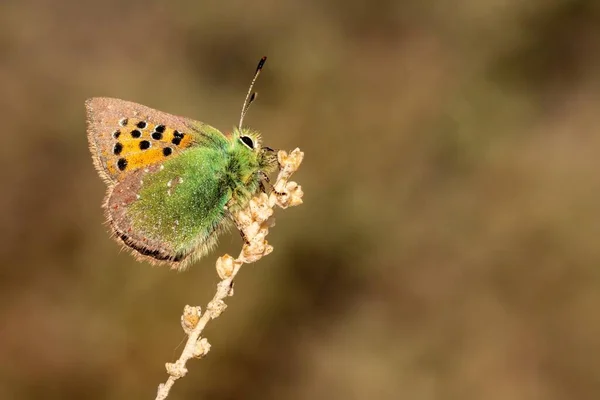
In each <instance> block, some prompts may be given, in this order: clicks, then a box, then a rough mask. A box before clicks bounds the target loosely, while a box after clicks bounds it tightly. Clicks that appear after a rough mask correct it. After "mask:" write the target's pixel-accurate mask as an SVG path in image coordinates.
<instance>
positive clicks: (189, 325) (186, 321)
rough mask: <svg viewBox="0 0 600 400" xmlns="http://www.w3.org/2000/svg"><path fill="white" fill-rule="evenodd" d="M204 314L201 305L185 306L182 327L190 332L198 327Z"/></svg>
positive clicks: (187, 332)
mask: <svg viewBox="0 0 600 400" xmlns="http://www.w3.org/2000/svg"><path fill="white" fill-rule="evenodd" d="M201 315H202V309H201V308H200V307H192V306H185V307H184V308H183V315H182V316H181V327H182V328H183V330H184V332H185V333H186V334H188V335H189V333H190V332H191V331H192V329H194V328H195V327H196V325H197V324H198V321H199V320H200V316H201Z"/></svg>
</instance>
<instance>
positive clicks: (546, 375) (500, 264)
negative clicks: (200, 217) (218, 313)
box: [0, 0, 600, 400]
mask: <svg viewBox="0 0 600 400" xmlns="http://www.w3.org/2000/svg"><path fill="white" fill-rule="evenodd" d="M262 55H268V56H269V61H268V63H267V65H266V68H265V70H264V73H263V74H262V75H261V79H260V80H259V83H258V86H257V89H258V91H259V93H260V96H259V98H258V101H257V102H256V104H255V105H254V106H253V107H252V109H251V111H250V113H249V115H248V117H247V119H246V123H247V124H248V125H249V126H251V127H253V128H255V129H258V130H260V131H262V132H263V137H264V139H265V141H266V143H267V144H268V145H270V146H271V147H276V148H284V149H293V148H295V147H300V148H301V149H302V150H303V151H305V153H306V157H305V161H304V164H303V166H302V168H301V169H300V171H299V173H298V174H297V175H296V176H295V178H296V180H297V181H298V182H299V183H300V184H302V185H303V188H304V191H305V204H304V205H302V206H301V207H298V208H295V209H289V210H287V211H285V212H283V211H279V212H277V214H276V216H277V226H276V227H275V228H274V229H273V230H272V231H271V235H270V237H269V241H270V243H271V244H273V245H274V247H275V251H274V253H273V254H272V255H270V256H269V257H267V258H265V259H263V260H261V261H260V262H259V263H258V264H255V265H251V266H248V267H247V268H244V270H242V273H241V274H240V276H239V279H238V280H237V284H236V295H235V297H233V298H231V300H230V301H229V305H230V307H229V308H228V310H227V312H226V313H225V314H224V315H223V316H222V317H221V318H220V319H219V320H217V321H215V322H214V323H213V324H211V325H210V327H209V328H208V330H207V331H206V336H207V338H208V339H209V341H210V342H211V343H212V345H213V347H212V350H211V352H210V353H209V355H208V357H207V358H206V359H204V360H202V361H196V362H192V363H191V364H190V365H189V369H190V372H189V374H188V376H187V377H186V378H185V379H183V380H181V381H180V382H178V383H177V385H176V386H175V388H174V391H173V393H172V396H171V398H172V399H192V398H194V399H196V398H210V399H224V400H225V399H242V398H243V399H282V398H285V399H332V398H344V399H363V398H375V397H376V398H380V399H400V398H402V399H414V400H429V399H460V400H468V399H488V400H494V399H511V400H520V399H527V400H531V399H543V400H552V399H598V398H600V319H599V317H598V308H597V307H599V306H600V270H599V268H598V263H599V261H600V246H599V245H598V240H599V239H600V223H599V222H598V221H599V220H600V209H599V207H598V203H599V201H600V177H599V174H598V170H599V167H600V158H599V157H598V153H599V151H598V149H599V148H600V114H599V113H598V108H599V106H600V73H599V71H600V68H599V67H600V5H599V3H598V2H597V1H595V0H589V1H584V0H530V1H527V2H523V1H518V0H461V1H455V2H442V1H432V0H425V1H417V0H414V1H393V0H382V1H366V0H350V1H341V0H329V1H316V0H308V1H296V2H292V1H287V2H286V1H284V2H278V1H272V0H257V1H253V2H245V1H241V0H233V1H225V2H212V1H211V2H196V1H170V2H167V1H141V0H136V1H128V2H123V1H116V0H106V1H101V2H81V1H75V0H60V1H54V2H51V1H41V0H38V1H34V0H25V1H17V0H4V1H2V2H0V87H1V88H2V89H1V90H2V93H3V94H4V96H3V97H2V98H0V117H1V121H2V127H3V129H2V134H3V136H2V137H4V138H6V139H7V142H5V143H4V145H3V146H1V147H0V155H1V157H0V163H1V164H0V166H1V168H0V177H1V178H2V179H1V182H2V189H1V193H2V195H1V196H0V207H1V208H0V209H1V210H2V212H1V213H0V221H1V225H0V226H1V227H2V230H1V231H0V235H1V236H0V243H1V244H0V260H1V261H0V263H1V266H2V268H1V269H0V273H1V277H0V320H1V321H2V325H1V329H0V368H1V370H0V398H2V399H42V398H43V399H77V398H85V399H134V398H135V399H138V398H139V399H142V398H153V397H154V394H155V392H156V387H157V385H158V383H159V382H161V381H164V380H165V378H166V373H165V371H164V368H163V366H164V363H165V362H167V361H172V360H173V359H175V358H176V357H177V355H178V352H179V351H180V350H181V347H177V345H178V343H179V342H180V341H181V340H182V339H183V338H184V335H183V333H182V331H181V328H180V326H179V316H180V313H181V311H182V309H183V306H184V305H185V304H194V305H196V304H206V302H207V301H208V299H209V298H210V297H211V296H212V293H213V289H214V284H215V283H216V281H217V276H216V273H215V270H214V262H215V259H216V257H217V256H218V255H219V254H223V253H224V252H229V253H233V252H236V251H237V250H238V249H239V247H240V239H239V237H238V235H235V234H232V235H230V236H225V237H224V238H223V239H222V240H221V245H220V248H219V249H218V250H217V252H215V253H214V254H213V255H211V256H209V257H207V258H206V259H204V260H203V261H202V262H199V263H198V264H197V265H194V266H193V267H192V268H191V269H190V270H189V271H187V272H185V273H175V272H170V271H168V270H166V269H164V268H155V267H150V266H148V265H145V264H141V263H137V262H135V261H134V260H133V258H132V257H131V256H130V255H128V254H126V253H125V252H120V251H119V247H118V246H117V244H116V243H114V242H113V241H112V240H111V239H110V238H109V235H108V234H107V227H106V226H105V225H103V216H102V212H101V210H100V203H101V200H102V196H103V192H104V190H105V188H104V185H103V183H102V182H101V181H100V179H99V178H98V177H97V176H96V172H95V171H94V169H93V166H92V162H91V158H90V155H89V151H88V149H87V142H86V137H85V115H84V108H83V102H84V100H85V99H86V98H88V97H91V96H111V97H119V98H123V99H127V100H132V101H136V102H139V103H142V104H146V105H148V106H151V107H154V108H157V109H161V110H163V111H167V112H171V113H174V114H179V115H186V116H189V117H192V118H195V119H199V120H202V121H205V122H207V123H210V124H212V125H213V126H215V127H217V128H220V129H222V130H228V129H231V127H233V126H234V124H235V123H236V122H237V120H238V117H239V109H240V107H241V104H242V101H243V97H244V95H245V92H246V89H247V85H248V83H249V80H250V78H251V75H252V72H253V69H254V67H255V63H256V62H257V60H258V59H259V58H260V57H261V56H262Z"/></svg>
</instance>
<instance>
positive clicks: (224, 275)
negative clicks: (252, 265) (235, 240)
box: [217, 254, 235, 279]
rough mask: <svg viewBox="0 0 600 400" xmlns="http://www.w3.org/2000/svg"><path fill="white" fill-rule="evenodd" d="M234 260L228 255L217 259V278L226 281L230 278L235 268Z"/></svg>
mask: <svg viewBox="0 0 600 400" xmlns="http://www.w3.org/2000/svg"><path fill="white" fill-rule="evenodd" d="M234 264H235V260H234V259H233V257H231V256H230V255H229V254H225V255H224V256H221V257H219V258H218V259H217V273H218V274H219V278H221V279H228V278H230V277H231V274H232V273H233V270H234V268H235V265H234Z"/></svg>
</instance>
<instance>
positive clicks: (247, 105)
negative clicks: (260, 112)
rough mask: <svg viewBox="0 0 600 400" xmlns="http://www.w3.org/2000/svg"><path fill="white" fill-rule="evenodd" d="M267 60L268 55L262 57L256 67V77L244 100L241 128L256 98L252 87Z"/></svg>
mask: <svg viewBox="0 0 600 400" xmlns="http://www.w3.org/2000/svg"><path fill="white" fill-rule="evenodd" d="M265 61H267V57H263V58H261V59H260V61H259V62H258V66H257V67H256V72H255V73H254V78H253V79H252V82H251V83H250V88H249V89H248V94H246V100H244V105H243V106H242V115H241V116H240V124H239V128H240V129H242V122H244V117H245V116H246V113H247V112H248V109H249V108H250V104H252V102H253V101H254V100H255V99H256V92H252V88H254V83H255V82H256V79H258V75H260V71H261V70H262V68H263V66H264V65H265Z"/></svg>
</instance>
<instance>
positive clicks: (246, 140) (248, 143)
mask: <svg viewBox="0 0 600 400" xmlns="http://www.w3.org/2000/svg"><path fill="white" fill-rule="evenodd" d="M240 140H241V141H242V143H244V144H245V145H246V146H248V147H249V148H251V149H254V142H253V141H252V139H251V138H249V137H248V136H242V137H240Z"/></svg>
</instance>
